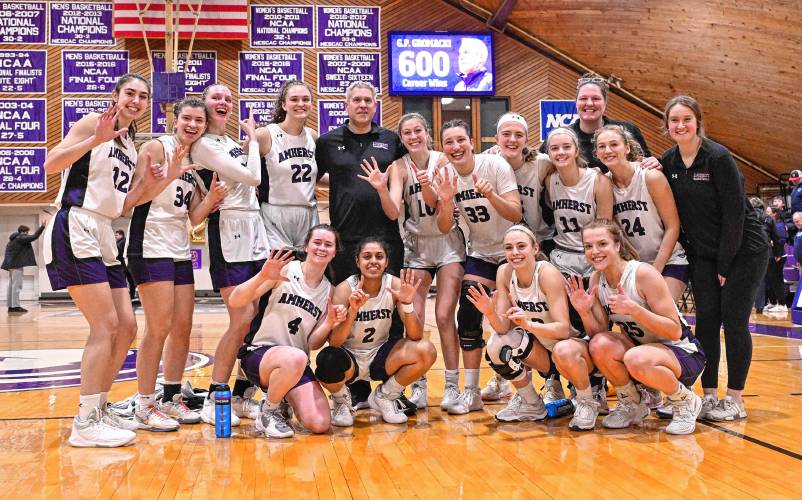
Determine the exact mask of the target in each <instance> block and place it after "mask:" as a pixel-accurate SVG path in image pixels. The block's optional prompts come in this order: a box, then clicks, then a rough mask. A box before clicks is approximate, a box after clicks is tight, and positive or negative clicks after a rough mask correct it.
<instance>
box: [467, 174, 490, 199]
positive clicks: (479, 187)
mask: <svg viewBox="0 0 802 500" xmlns="http://www.w3.org/2000/svg"><path fill="white" fill-rule="evenodd" d="M471 178H473V189H474V190H475V191H476V192H477V193H479V194H481V195H482V196H484V197H485V198H487V197H488V196H490V194H491V193H492V192H493V185H492V184H491V183H490V181H489V180H487V179H485V178H484V177H479V176H478V175H476V174H471Z"/></svg>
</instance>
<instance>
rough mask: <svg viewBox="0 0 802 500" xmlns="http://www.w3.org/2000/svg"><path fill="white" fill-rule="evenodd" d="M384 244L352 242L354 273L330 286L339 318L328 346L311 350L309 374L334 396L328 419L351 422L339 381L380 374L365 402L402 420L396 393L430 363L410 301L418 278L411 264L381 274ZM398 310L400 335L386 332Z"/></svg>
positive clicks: (432, 355)
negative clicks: (343, 312)
mask: <svg viewBox="0 0 802 500" xmlns="http://www.w3.org/2000/svg"><path fill="white" fill-rule="evenodd" d="M387 252H388V248H387V245H386V244H385V243H384V242H383V241H381V240H379V239H377V238H366V239H365V240H363V241H362V243H360V245H359V247H358V248H357V255H356V256H355V258H356V261H357V268H358V269H359V274H355V275H353V276H351V277H350V278H348V279H347V280H345V281H343V282H342V283H340V284H339V285H337V288H336V289H335V290H334V298H333V302H334V304H339V305H342V306H343V307H347V308H348V314H347V316H346V317H345V321H343V322H342V323H340V324H339V325H338V326H337V327H336V328H334V331H333V332H332V333H331V336H330V337H329V346H328V347H325V348H324V349H323V350H322V351H320V353H319V354H318V356H317V367H316V369H315V376H316V377H317V379H318V380H320V381H321V382H322V383H323V386H324V387H325V388H326V389H328V390H329V392H330V393H331V395H332V400H333V402H334V411H333V414H332V420H331V423H332V425H336V426H340V427H350V426H352V425H354V417H353V416H352V414H351V397H350V394H349V392H348V390H347V389H346V387H345V384H346V382H348V383H351V382H353V381H354V380H365V381H367V382H370V380H371V379H372V380H381V381H382V383H381V384H379V386H378V387H376V389H374V390H373V392H372V393H371V394H370V396H369V397H368V402H369V404H370V407H371V408H373V409H374V410H378V411H379V412H380V413H381V415H382V419H384V421H385V422H388V423H391V424H403V423H404V422H406V421H407V416H406V415H405V414H404V409H403V407H402V406H401V405H400V404H399V403H400V402H399V401H398V399H399V398H400V397H401V394H402V393H403V392H404V388H405V387H406V386H407V385H409V384H411V383H412V382H413V381H415V380H417V379H418V377H420V376H421V375H423V374H424V373H426V372H427V371H428V370H429V368H431V366H432V364H433V363H434V361H435V359H436V358H437V351H436V350H435V348H434V346H433V345H432V343H431V342H429V341H428V340H423V322H422V321H421V320H420V318H419V317H418V315H417V314H415V307H414V305H413V298H414V296H415V290H416V289H417V288H418V287H419V286H420V284H421V280H420V279H416V278H415V276H414V274H413V273H412V271H411V270H408V269H404V270H402V271H401V278H396V277H395V276H393V275H391V274H387V273H386V272H385V271H386V270H387V263H388V259H387ZM395 309H397V310H399V313H400V315H401V318H402V319H403V321H404V327H405V331H406V338H403V339H398V338H391V337H390V326H391V325H392V316H393V310H395Z"/></svg>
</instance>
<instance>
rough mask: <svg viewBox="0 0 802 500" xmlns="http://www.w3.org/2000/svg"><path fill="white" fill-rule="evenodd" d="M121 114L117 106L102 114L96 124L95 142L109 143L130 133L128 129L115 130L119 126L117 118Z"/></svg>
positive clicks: (110, 107) (112, 106)
mask: <svg viewBox="0 0 802 500" xmlns="http://www.w3.org/2000/svg"><path fill="white" fill-rule="evenodd" d="M119 114H120V112H119V111H118V110H117V107H116V105H114V104H112V105H111V106H109V109H107V110H106V111H104V112H103V113H101V114H100V116H99V117H98V119H97V123H96V124H95V140H96V141H97V143H98V144H102V143H104V142H108V141H110V140H112V139H116V138H118V137H120V136H122V135H125V134H127V133H128V129H127V128H123V129H120V130H114V127H115V126H116V124H117V116H118V115H119Z"/></svg>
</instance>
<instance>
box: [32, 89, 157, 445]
mask: <svg viewBox="0 0 802 500" xmlns="http://www.w3.org/2000/svg"><path fill="white" fill-rule="evenodd" d="M111 97H112V100H113V104H112V106H111V107H109V109H107V110H106V111H105V112H103V113H100V114H98V113H89V114H87V115H85V116H84V117H83V118H81V119H80V120H78V122H76V123H75V125H73V127H72V128H71V129H70V131H69V132H68V133H67V135H66V136H65V137H64V140H62V141H61V142H60V143H59V144H58V145H57V146H56V147H54V148H53V149H52V150H51V151H50V152H49V153H48V155H47V159H46V160H45V164H44V168H45V171H46V172H47V173H48V174H55V173H62V175H61V187H60V189H59V192H58V196H57V198H56V205H57V206H58V207H59V208H58V212H57V213H56V215H55V216H54V217H53V218H52V219H51V220H50V221H49V223H48V225H47V229H46V232H45V242H46V243H45V245H44V251H45V262H46V263H47V274H48V278H49V279H50V284H51V286H52V287H53V290H61V289H64V288H66V289H67V291H68V292H69V294H70V297H71V298H72V300H73V301H74V302H75V305H76V306H77V307H78V310H80V311H81V314H83V316H84V318H86V321H87V322H88V323H89V337H88V338H87V341H86V345H85V347H84V352H83V356H82V358H81V389H80V404H79V406H78V415H76V416H75V419H74V421H73V424H72V431H71V433H70V437H69V443H70V444H71V445H72V446H78V447H94V446H102V447H115V446H124V445H126V444H129V443H131V442H133V441H134V439H135V438H136V434H135V433H134V432H133V430H134V429H136V428H137V427H138V426H137V424H136V423H135V422H132V421H126V420H124V419H121V418H119V417H116V416H114V415H112V414H111V413H109V412H108V410H107V406H106V402H107V401H106V400H107V398H108V392H109V390H110V389H111V385H112V383H113V382H114V378H115V377H116V375H117V372H118V371H119V369H120V366H121V365H122V363H123V360H124V359H125V356H126V353H127V351H128V346H130V345H131V342H132V341H133V340H134V338H135V337H136V319H135V318H134V311H133V309H132V306H131V297H130V296H129V294H128V285H127V283H126V281H125V274H124V273H123V270H122V265H121V264H120V262H119V261H118V260H117V244H116V240H115V237H114V230H113V228H112V221H113V220H114V219H116V218H118V217H120V215H121V214H122V213H123V208H124V204H125V200H126V196H127V194H128V191H129V189H130V187H131V179H132V177H133V175H134V170H135V168H136V164H137V151H136V148H135V146H134V135H135V134H136V120H138V119H140V118H142V117H143V116H145V113H147V110H148V106H150V84H149V83H148V80H146V79H145V78H144V77H143V76H141V75H138V74H135V73H128V74H126V75H123V76H121V77H120V78H119V79H118V80H117V83H116V85H115V86H114V91H113V92H112V93H111ZM146 170H147V172H146V174H147V175H145V176H144V177H143V182H144V183H145V184H146V185H145V186H144V187H147V186H149V185H152V183H154V182H156V181H157V179H156V177H155V176H154V175H153V172H152V171H151V170H152V169H151V168H147V169H146Z"/></svg>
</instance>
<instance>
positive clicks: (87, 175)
mask: <svg viewBox="0 0 802 500" xmlns="http://www.w3.org/2000/svg"><path fill="white" fill-rule="evenodd" d="M120 141H121V142H122V144H123V146H122V147H121V146H120V145H119V144H117V143H116V142H115V141H114V140H111V141H107V142H104V143H102V144H98V145H97V146H95V147H94V148H92V150H91V151H89V152H87V153H86V154H85V155H83V156H82V157H81V158H79V159H78V161H76V162H75V163H73V164H72V165H70V166H69V167H68V168H67V169H66V170H64V171H63V172H62V173H61V187H60V188H59V192H58V196H57V197H56V204H57V205H58V206H59V208H61V207H81V208H84V209H86V210H90V211H92V212H95V213H96V214H100V215H103V216H106V217H108V218H110V219H116V218H117V217H119V216H120V215H122V212H123V205H124V204H125V197H126V195H127V194H128V189H129V188H130V187H131V179H132V178H133V176H134V169H136V158H137V156H136V147H135V146H134V141H132V140H131V139H130V138H129V137H128V136H123V137H121V138H120Z"/></svg>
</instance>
